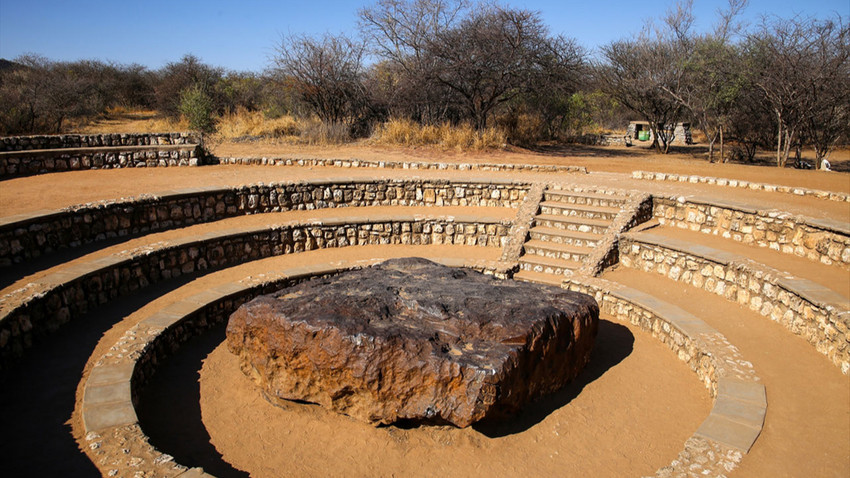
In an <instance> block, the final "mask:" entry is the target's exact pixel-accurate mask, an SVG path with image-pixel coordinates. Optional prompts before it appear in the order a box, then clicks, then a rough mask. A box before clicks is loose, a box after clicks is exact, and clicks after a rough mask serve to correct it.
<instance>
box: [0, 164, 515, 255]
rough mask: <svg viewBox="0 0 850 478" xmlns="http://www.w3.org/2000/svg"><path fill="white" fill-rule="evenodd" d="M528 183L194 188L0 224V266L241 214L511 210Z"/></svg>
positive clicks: (417, 182)
mask: <svg viewBox="0 0 850 478" xmlns="http://www.w3.org/2000/svg"><path fill="white" fill-rule="evenodd" d="M530 187H531V186H530V184H527V183H520V182H511V181H506V182H501V183H500V182H488V183H471V182H449V181H447V180H435V181H426V180H412V181H398V180H396V181H393V180H384V181H369V182H354V181H351V182H325V183H322V182H312V183H288V184H269V185H263V184H257V185H250V186H241V187H237V188H195V189H187V190H181V191H170V192H167V193H163V194H161V195H150V196H140V197H137V198H130V199H126V200H119V201H106V202H100V203H93V204H85V205H82V206H76V207H73V208H68V209H64V210H61V211H56V212H48V213H43V212H39V213H35V214H24V215H19V216H11V217H6V218H4V219H2V220H0V266H2V265H7V266H8V265H10V264H14V263H20V262H22V261H26V260H30V259H33V258H36V257H39V256H40V255H42V254H44V253H49V252H53V251H56V250H58V249H63V248H69V247H77V246H79V245H82V244H86V243H91V242H94V241H99V240H103V239H107V238H114V237H125V236H134V235H139V234H147V233H150V232H155V231H162V230H166V229H171V228H175V227H184V226H188V225H191V224H198V223H202V222H209V221H216V220H219V219H224V218H228V217H234V216H240V215H244V214H258V213H266V212H281V211H290V210H312V209H322V208H332V207H360V206H423V205H424V206H429V205H433V206H489V207H507V208H517V207H519V205H520V204H521V203H522V201H523V199H524V198H525V195H526V193H527V192H528V189H529V188H530Z"/></svg>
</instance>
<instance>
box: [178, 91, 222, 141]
mask: <svg viewBox="0 0 850 478" xmlns="http://www.w3.org/2000/svg"><path fill="white" fill-rule="evenodd" d="M214 112H215V106H214V105H213V100H212V98H210V96H209V95H208V94H207V93H206V92H205V91H204V90H203V88H201V87H199V86H198V85H195V86H191V87H189V88H186V89H185V90H183V91H182V92H181V93H180V114H182V115H183V116H185V117H186V119H187V120H188V121H189V127H190V128H192V129H193V130H196V131H200V132H201V133H213V132H214V131H215V120H214V119H213V113H214Z"/></svg>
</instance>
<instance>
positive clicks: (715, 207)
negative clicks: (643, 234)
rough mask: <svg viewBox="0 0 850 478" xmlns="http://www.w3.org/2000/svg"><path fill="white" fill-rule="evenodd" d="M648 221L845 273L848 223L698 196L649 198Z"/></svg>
mask: <svg viewBox="0 0 850 478" xmlns="http://www.w3.org/2000/svg"><path fill="white" fill-rule="evenodd" d="M653 215H654V216H655V218H656V219H658V222H659V223H660V224H661V225H669V226H673V227H678V228H681V229H689V230H691V231H699V232H702V233H704V234H712V235H715V236H721V237H723V238H725V239H732V240H734V241H738V242H742V243H744V244H752V245H756V246H759V247H767V248H770V249H773V250H777V251H780V252H782V253H784V254H794V255H796V256H799V257H806V258H808V259H809V260H813V261H816V262H820V263H822V264H827V265H830V264H837V265H839V266H841V267H844V268H850V223H845V222H841V221H833V220H828V219H815V218H809V217H805V216H798V215H793V214H789V213H787V212H782V211H779V210H767V211H763V210H758V209H754V208H753V207H752V206H750V205H748V204H744V203H739V202H735V201H730V200H718V199H716V198H703V197H698V196H692V197H684V196H673V197H664V196H653Z"/></svg>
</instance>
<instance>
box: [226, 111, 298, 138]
mask: <svg viewBox="0 0 850 478" xmlns="http://www.w3.org/2000/svg"><path fill="white" fill-rule="evenodd" d="M217 125H218V136H219V137H220V138H221V139H223V140H228V139H235V138H244V137H246V136H249V137H257V138H275V139H279V138H284V137H287V136H298V134H299V133H300V127H299V122H298V120H296V119H295V118H294V117H292V116H289V115H284V116H281V117H279V118H267V117H266V116H265V115H264V114H263V112H262V111H248V110H247V109H244V108H240V109H238V110H237V111H236V112H235V113H227V114H224V115H223V116H221V118H219V120H218V123H217Z"/></svg>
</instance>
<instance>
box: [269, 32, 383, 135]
mask: <svg viewBox="0 0 850 478" xmlns="http://www.w3.org/2000/svg"><path fill="white" fill-rule="evenodd" d="M363 54H364V45H363V44H362V43H360V42H357V41H354V40H352V39H350V38H348V37H346V36H344V35H339V36H334V35H325V36H323V37H320V38H312V37H308V36H289V37H286V38H284V39H283V40H282V41H281V43H280V45H279V46H278V48H277V56H276V57H275V58H274V62H275V65H276V66H277V71H278V73H279V74H280V75H283V76H288V77H291V78H292V79H293V80H294V83H295V87H296V88H297V90H298V91H299V92H300V94H301V96H302V98H303V100H304V101H305V102H306V103H307V104H308V105H310V107H311V108H312V109H313V112H314V113H316V115H318V117H319V118H320V119H321V120H322V121H323V122H326V123H329V124H340V123H345V124H348V125H352V124H353V123H354V122H355V121H357V119H358V118H359V116H360V115H361V114H362V113H363V111H364V110H365V108H366V91H365V88H364V86H363V81H362V79H363V78H362V75H363Z"/></svg>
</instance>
